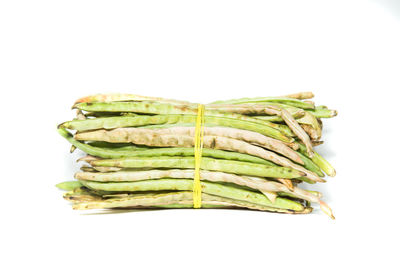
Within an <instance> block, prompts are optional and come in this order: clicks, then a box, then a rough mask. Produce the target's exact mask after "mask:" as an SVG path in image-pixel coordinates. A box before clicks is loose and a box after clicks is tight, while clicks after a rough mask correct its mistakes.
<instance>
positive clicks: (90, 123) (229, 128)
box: [57, 92, 337, 218]
mask: <svg viewBox="0 0 400 267" xmlns="http://www.w3.org/2000/svg"><path fill="white" fill-rule="evenodd" d="M312 97H313V94H312V93H311V92H303V93H297V94H292V95H287V96H284V97H258V98H242V99H234V100H228V101H217V102H213V103H210V104H207V105H205V111H204V125H203V126H204V128H203V129H204V137H203V147H204V148H203V150H202V159H201V165H200V179H201V192H202V193H201V198H202V199H201V207H202V208H246V209H253V210H263V211H271V212H280V213H310V212H311V211H312V207H311V203H318V204H319V205H320V207H321V209H322V210H323V211H324V212H325V213H327V214H328V215H329V216H330V217H331V218H334V217H333V214H332V211H331V209H330V208H329V207H328V206H327V205H326V204H325V203H324V202H323V201H322V200H321V197H322V194H321V193H319V192H316V191H310V190H305V189H301V188H300V187H299V185H300V184H301V183H310V184H314V183H316V182H325V180H324V178H323V177H324V175H325V174H327V175H328V176H334V175H335V170H334V168H333V167H332V166H331V165H330V164H329V163H328V162H327V161H326V160H325V159H324V158H323V157H322V156H321V155H319V154H318V153H316V152H315V151H314V149H313V148H314V146H317V145H320V144H321V143H322V141H321V133H322V121H321V118H331V117H334V116H336V114H337V112H336V111H335V110H330V109H328V108H327V107H326V106H315V104H314V103H313V102H312V101H309V100H304V99H310V98H312ZM73 108H74V109H76V110H77V116H76V118H75V119H74V120H71V121H67V122H64V123H62V124H60V125H59V127H58V131H59V133H60V134H61V135H62V136H63V137H65V138H66V139H67V140H68V141H69V142H70V143H71V144H72V147H71V152H73V151H74V150H75V148H78V149H80V150H82V151H84V152H85V153H86V154H87V156H85V157H83V158H81V159H79V161H83V162H86V164H85V165H84V166H82V167H81V171H79V172H77V173H76V174H75V178H76V179H77V180H75V181H68V182H64V183H60V184H58V185H57V186H58V187H59V188H61V189H64V190H68V192H67V193H65V194H64V198H65V199H67V200H69V201H71V202H72V204H73V208H74V209H102V208H135V209H136V208H190V207H193V192H192V190H193V178H194V175H195V170H194V168H195V160H194V154H195V150H194V148H193V147H194V145H195V138H194V136H195V131H196V127H195V125H196V119H197V113H198V105H197V104H194V103H190V102H186V101H178V100H172V99H163V98H155V97H145V96H138V95H133V94H99V95H93V96H88V97H84V98H81V99H78V100H77V101H76V103H75V104H74V106H73ZM324 173H325V174H324Z"/></svg>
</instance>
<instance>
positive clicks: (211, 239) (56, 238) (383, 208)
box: [0, 0, 400, 267]
mask: <svg viewBox="0 0 400 267" xmlns="http://www.w3.org/2000/svg"><path fill="white" fill-rule="evenodd" d="M399 74H400V4H399V1H396V0H392V1H329V2H327V1H217V0H212V1H82V0H81V1H25V2H23V1H1V2H0V88H1V105H0V108H1V119H0V122H1V132H0V134H1V194H0V197H1V214H2V215H1V221H0V224H1V227H0V231H1V237H0V242H1V244H2V245H3V247H2V248H1V257H0V263H1V265H2V266H24V265H25V266H26V265H27V264H31V265H34V266H38V265H39V264H40V265H41V266H46V265H47V266H50V264H51V266H124V265H131V266H160V265H161V266H162V265H164V266H169V265H171V266H203V267H204V266H217V265H218V266H256V265H257V266H278V265H279V266H289V265H290V266H350V264H352V265H356V266H361V264H364V265H365V264H374V265H377V264H379V266H399V258H398V251H399V245H398V240H399V238H400V235H399V228H398V227H399V219H398V214H399V203H398V194H399V186H400V183H399V179H400V175H399V170H398V167H399V165H400V164H399V152H398V151H399V141H398V140H399V137H398V136H399V131H398V130H399V127H398V124H399V119H398V113H399V108H397V106H398V102H399V90H400V75H399ZM304 90H306V91H308V90H312V91H313V92H314V93H315V94H316V98H315V101H316V102H317V104H324V105H328V106H329V107H331V108H335V109H337V110H338V111H339V116H338V117H336V118H334V119H329V120H325V128H324V133H323V134H324V136H323V139H324V140H325V141H326V143H325V144H324V145H322V146H321V147H319V148H318V151H320V152H321V153H322V154H323V155H324V156H325V157H326V158H327V159H328V160H329V161H330V162H331V163H332V164H333V165H334V166H335V167H336V169H337V176H336V177H335V178H329V179H328V183H326V184H322V185H319V186H318V188H319V189H320V190H321V191H322V192H323V193H324V195H325V197H324V200H325V201H326V202H328V203H329V205H330V206H331V207H332V208H333V210H334V213H335V215H336V218H337V220H336V221H332V220H330V219H329V218H328V217H327V216H325V215H324V214H322V213H321V212H320V211H319V209H318V207H316V209H315V212H314V213H313V214H310V215H300V216H293V215H280V214H270V213H263V212H253V211H236V210H164V211H144V212H126V213H111V214H103V215H98V214H89V215H88V214H87V213H83V212H77V211H73V210H72V209H71V207H70V205H69V204H68V203H67V202H66V201H64V200H63V199H62V192H61V191H59V190H57V189H56V188H55V187H54V185H55V184H56V183H58V182H61V181H64V180H70V179H72V176H73V173H74V172H75V171H76V170H77V168H78V167H77V165H76V164H75V162H74V160H75V159H77V158H78V157H79V156H80V155H81V154H80V153H78V152H75V153H74V154H72V155H71V154H69V152H68V150H69V145H68V143H67V142H66V141H65V140H63V139H62V138H61V137H60V136H58V134H57V132H56V125H57V124H58V123H61V122H63V121H65V120H69V119H71V118H72V116H73V112H72V111H71V110H70V106H71V105H72V103H73V101H74V100H75V99H77V98H78V97H81V96H85V95H88V94H93V93H99V92H128V93H136V94H142V95H150V96H160V97H168V98H178V99H184V100H190V101H193V102H195V101H197V102H203V103H206V102H209V101H213V100H217V99H230V98H238V97H255V96H273V95H282V94H287V93H292V92H298V91H304ZM98 213H101V212H98Z"/></svg>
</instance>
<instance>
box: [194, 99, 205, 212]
mask: <svg viewBox="0 0 400 267" xmlns="http://www.w3.org/2000/svg"><path fill="white" fill-rule="evenodd" d="M194 138H195V139H194V162H195V165H194V180H193V208H195V209H199V208H201V183H200V165H201V155H202V152H203V139H204V105H202V104H199V105H198V108H197V118H196V130H195V135H194Z"/></svg>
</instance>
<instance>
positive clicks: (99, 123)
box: [59, 115, 293, 142]
mask: <svg viewBox="0 0 400 267" xmlns="http://www.w3.org/2000/svg"><path fill="white" fill-rule="evenodd" d="M204 120H205V123H211V124H215V125H219V126H225V127H232V128H238V129H243V130H250V131H254V132H257V133H261V134H263V135H266V136H269V137H272V138H276V139H278V140H281V141H283V142H292V141H293V139H292V138H290V137H287V136H286V135H284V134H283V133H281V132H280V131H279V130H277V129H274V128H271V127H269V126H267V125H264V124H259V123H254V122H250V121H243V120H238V119H232V118H224V117H214V116H205V117H204ZM195 121H196V116H194V115H154V116H135V117H129V116H126V117H109V118H95V119H86V120H73V121H68V122H65V123H63V124H61V125H60V126H59V127H61V128H68V129H72V130H77V131H89V130H96V129H115V128H120V127H136V126H144V125H154V124H174V123H194V122H195Z"/></svg>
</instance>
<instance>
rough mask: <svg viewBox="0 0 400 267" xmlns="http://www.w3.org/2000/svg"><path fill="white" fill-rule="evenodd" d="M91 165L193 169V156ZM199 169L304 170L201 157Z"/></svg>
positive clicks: (288, 174) (275, 173)
mask: <svg viewBox="0 0 400 267" xmlns="http://www.w3.org/2000/svg"><path fill="white" fill-rule="evenodd" d="M91 164H92V165H93V166H100V167H120V168H182V169H193V168H194V159H193V157H137V158H121V159H105V160H95V161H92V162H91ZM200 166H201V169H203V170H210V171H222V172H227V173H235V174H243V175H252V176H260V177H272V178H275V177H276V178H286V179H292V178H299V177H302V176H305V173H304V172H301V171H298V170H294V169H291V168H287V167H277V166H266V165H262V164H256V163H249V162H241V161H233V160H221V159H212V158H208V157H203V158H202V161H201V165H200Z"/></svg>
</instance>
